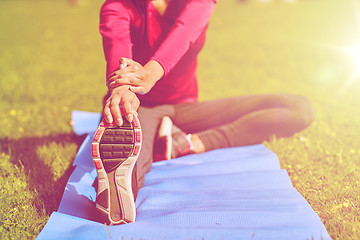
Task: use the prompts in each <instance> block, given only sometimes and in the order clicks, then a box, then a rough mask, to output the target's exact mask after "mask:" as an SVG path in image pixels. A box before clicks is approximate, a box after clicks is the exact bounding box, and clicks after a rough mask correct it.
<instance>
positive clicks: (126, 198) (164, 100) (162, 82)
mask: <svg viewBox="0 0 360 240" xmlns="http://www.w3.org/2000/svg"><path fill="white" fill-rule="evenodd" d="M215 3H216V0H107V1H106V2H105V3H104V5H103V7H102V9H101V15H100V32H101V35H102V37H103V48H104V53H105V58H106V62H107V78H106V85H107V87H108V89H109V91H108V94H107V95H106V96H105V97H104V108H103V120H102V122H101V123H100V125H99V127H98V129H97V131H96V133H95V135H94V140H93V149H92V154H93V161H94V163H95V166H96V169H97V173H98V190H97V199H96V205H97V208H98V209H99V210H101V211H100V212H102V213H104V214H105V216H106V217H107V218H108V219H109V222H110V223H111V224H120V223H128V222H132V221H134V220H135V212H136V211H135V204H134V200H135V199H136V195H137V192H138V189H139V188H140V187H142V185H143V183H144V175H145V174H146V173H147V172H148V171H149V170H150V168H151V165H152V162H153V161H154V159H153V156H154V155H156V156H157V158H160V159H169V158H175V157H178V156H181V155H185V154H189V153H201V152H205V151H209V150H213V149H218V148H227V147H237V146H244V145H250V144H258V143H261V142H263V141H265V140H268V139H269V138H270V137H271V136H273V135H275V136H277V137H288V136H291V135H292V134H294V133H295V132H298V131H300V130H302V129H304V128H305V127H307V126H308V125H309V124H310V123H311V122H312V120H313V118H314V112H313V108H312V105H311V103H310V102H309V101H308V100H307V99H306V98H304V97H301V96H296V95H284V94H274V95H255V96H240V97H235V98H229V99H221V100H214V101H208V102H198V85H197V79H196V68H197V55H198V54H199V52H200V50H201V49H202V47H203V45H204V42H205V32H206V28H207V24H208V22H209V19H210V16H211V14H212V12H213V9H214V7H215ZM136 112H137V113H136ZM164 117H165V118H164ZM170 119H171V121H172V122H173V124H174V126H173V127H172V130H171V121H170ZM139 120H140V124H141V129H140V124H139ZM161 123H162V124H161ZM160 125H161V128H160ZM166 125H168V126H170V131H169V127H168V128H166V127H164V126H166ZM159 128H160V130H159ZM166 129H167V130H166ZM140 130H141V131H140ZM159 131H160V139H158V137H157V136H158V135H159V134H158V132H159ZM166 131H167V132H168V133H165V134H164V132H166ZM141 144H142V145H141ZM154 145H155V148H154ZM140 148H141V150H140ZM154 152H155V153H156V154H154Z"/></svg>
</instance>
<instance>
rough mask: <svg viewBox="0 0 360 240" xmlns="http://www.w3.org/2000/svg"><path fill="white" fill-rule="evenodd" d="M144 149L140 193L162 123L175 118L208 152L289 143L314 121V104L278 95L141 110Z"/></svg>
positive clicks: (301, 98) (176, 122)
mask: <svg viewBox="0 0 360 240" xmlns="http://www.w3.org/2000/svg"><path fill="white" fill-rule="evenodd" d="M138 113H139V118H140V122H141V128H142V131H143V145H142V149H141V153H140V156H139V158H138V162H137V181H138V187H139V188H140V187H142V186H143V183H144V176H145V174H146V173H147V172H148V171H149V170H150V168H151V164H152V162H153V146H154V140H155V137H156V134H157V131H158V127H159V125H160V122H161V120H162V118H163V117H164V116H169V117H170V118H171V120H172V121H173V123H174V125H176V126H177V127H179V128H180V129H181V130H183V131H184V132H185V133H192V134H197V135H198V136H199V138H200V140H201V141H202V142H203V144H204V146H205V149H206V151H209V150H213V149H218V148H225V147H238V146H244V145H251V144H258V143H261V142H263V141H265V140H268V139H269V138H270V137H271V136H273V135H275V136H277V137H288V136H291V135H292V134H294V133H295V132H298V131H300V130H302V129H304V128H305V127H307V126H308V125H309V124H310V123H311V122H312V120H313V119H314V111H313V107H312V104H311V103H310V101H309V100H308V99H307V98H305V97H302V96H297V95H286V94H273V95H254V96H241V97H234V98H227V99H221V100H213V101H206V102H195V103H180V104H173V105H170V104H166V105H159V106H155V107H145V106H140V108H139V110H138Z"/></svg>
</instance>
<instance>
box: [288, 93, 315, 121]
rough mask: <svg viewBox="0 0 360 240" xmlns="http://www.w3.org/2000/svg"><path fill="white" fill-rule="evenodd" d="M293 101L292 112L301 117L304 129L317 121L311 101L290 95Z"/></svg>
mask: <svg viewBox="0 0 360 240" xmlns="http://www.w3.org/2000/svg"><path fill="white" fill-rule="evenodd" d="M289 97H290V98H291V99H292V100H291V101H290V102H291V110H292V111H294V112H296V114H297V115H298V116H299V118H300V119H299V120H300V121H301V123H302V125H303V127H304V128H305V127H307V126H309V125H310V124H311V123H312V122H313V121H314V119H315V110H314V107H313V104H312V103H311V101H310V100H309V99H308V98H307V97H304V96H301V95H289Z"/></svg>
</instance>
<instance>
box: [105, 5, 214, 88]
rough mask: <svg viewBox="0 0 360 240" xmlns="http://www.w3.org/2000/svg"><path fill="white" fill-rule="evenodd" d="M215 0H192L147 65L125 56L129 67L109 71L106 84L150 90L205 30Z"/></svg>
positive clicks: (125, 64) (124, 60)
mask: <svg viewBox="0 0 360 240" xmlns="http://www.w3.org/2000/svg"><path fill="white" fill-rule="evenodd" d="M215 2H216V1H215V0H189V1H188V2H187V3H186V4H185V6H184V9H183V11H182V12H181V14H180V15H179V16H178V18H177V19H176V21H175V24H174V26H173V27H172V29H171V30H170V32H169V33H168V35H167V37H166V38H165V40H164V41H163V42H162V44H161V45H160V47H159V49H158V50H157V51H156V53H155V54H154V56H153V57H152V58H151V59H150V61H149V62H148V63H147V64H146V65H144V68H142V67H141V65H140V64H138V63H136V62H135V63H136V64H134V62H133V61H132V60H130V59H123V60H122V61H123V65H124V66H129V68H124V69H120V70H119V71H116V72H113V73H112V74H110V75H109V77H108V79H107V85H108V86H110V87H116V86H121V85H125V84H128V85H131V86H132V88H131V90H132V91H134V92H138V93H147V92H148V91H150V89H151V88H152V87H153V86H154V85H155V83H156V82H157V81H158V80H160V79H161V78H162V77H164V76H166V74H167V73H168V72H170V71H171V69H173V68H174V66H175V65H176V64H177V63H178V61H179V60H180V59H181V58H182V56H183V55H184V54H185V53H186V51H188V49H189V47H190V45H191V44H192V43H194V42H195V41H196V40H197V39H198V37H199V36H200V34H201V33H202V32H203V31H204V30H205V28H206V26H207V24H208V21H209V19H210V16H211V14H212V12H213V10H214V7H215ZM174 49H175V50H174Z"/></svg>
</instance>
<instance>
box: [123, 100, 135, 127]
mask: <svg viewBox="0 0 360 240" xmlns="http://www.w3.org/2000/svg"><path fill="white" fill-rule="evenodd" d="M123 108H124V110H125V117H126V119H127V120H128V121H129V122H132V120H133V115H132V112H133V111H132V106H131V103H130V101H125V102H123Z"/></svg>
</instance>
